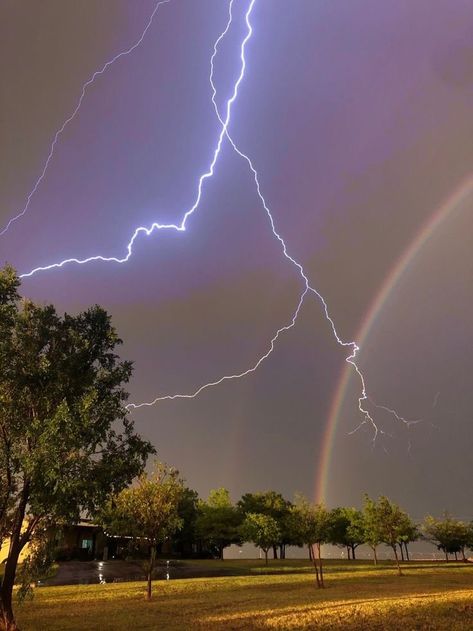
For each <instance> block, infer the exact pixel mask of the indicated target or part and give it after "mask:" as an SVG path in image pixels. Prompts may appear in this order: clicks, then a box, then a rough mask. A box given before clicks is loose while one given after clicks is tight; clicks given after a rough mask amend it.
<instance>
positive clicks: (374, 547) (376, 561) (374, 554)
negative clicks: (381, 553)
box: [371, 546, 378, 565]
mask: <svg viewBox="0 0 473 631" xmlns="http://www.w3.org/2000/svg"><path fill="white" fill-rule="evenodd" d="M371 549H372V550H373V560H374V564H375V565H378V555H377V553H376V546H372V547H371Z"/></svg>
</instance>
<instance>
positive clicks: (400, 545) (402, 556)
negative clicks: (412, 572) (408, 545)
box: [399, 541, 404, 561]
mask: <svg viewBox="0 0 473 631" xmlns="http://www.w3.org/2000/svg"><path fill="white" fill-rule="evenodd" d="M399 549H400V550H401V561H404V547H403V545H402V541H400V542H399Z"/></svg>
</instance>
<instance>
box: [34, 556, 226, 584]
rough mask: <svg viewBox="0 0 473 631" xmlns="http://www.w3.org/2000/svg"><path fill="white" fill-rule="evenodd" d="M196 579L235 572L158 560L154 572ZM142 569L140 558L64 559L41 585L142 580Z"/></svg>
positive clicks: (154, 574) (163, 575)
mask: <svg viewBox="0 0 473 631" xmlns="http://www.w3.org/2000/svg"><path fill="white" fill-rule="evenodd" d="M167 574H169V578H170V579H175V578H197V577H208V576H228V575H232V574H234V572H232V571H231V570H229V569H228V568H221V569H219V568H208V567H199V566H195V565H186V563H185V562H182V561H179V562H176V561H170V562H169V565H167V563H166V562H163V561H159V562H158V564H157V566H156V569H155V571H154V573H153V576H154V578H155V579H163V580H165V579H166V578H167ZM144 578H145V571H144V569H143V565H142V563H140V562H139V561H119V560H113V561H64V562H61V563H59V568H58V570H57V572H56V574H55V576H53V577H52V578H49V579H47V580H46V581H43V582H41V585H84V584H85V585H86V584H91V583H118V582H122V581H141V580H144Z"/></svg>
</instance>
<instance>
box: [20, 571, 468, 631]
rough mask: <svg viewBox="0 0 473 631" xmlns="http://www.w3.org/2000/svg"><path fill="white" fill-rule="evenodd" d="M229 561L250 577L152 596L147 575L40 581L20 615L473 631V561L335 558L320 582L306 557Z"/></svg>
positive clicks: (116, 625)
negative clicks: (320, 585)
mask: <svg viewBox="0 0 473 631" xmlns="http://www.w3.org/2000/svg"><path fill="white" fill-rule="evenodd" d="M199 563H200V562H199ZM208 563H209V565H210V566H211V565H212V564H213V563H219V562H218V561H214V562H208ZM227 563H229V564H231V566H233V567H234V568H235V569H236V571H241V572H243V571H245V572H247V573H249V574H250V575H248V576H229V577H223V578H199V579H184V580H175V581H172V580H171V581H169V582H164V581H161V582H156V583H154V598H153V600H152V601H151V602H150V603H148V602H145V600H144V584H143V583H117V584H107V585H83V586H82V585H80V586H67V587H44V588H40V589H38V590H37V591H36V594H35V598H34V600H33V601H32V602H27V603H25V604H23V605H22V606H21V607H18V606H17V609H16V612H17V618H18V622H19V624H20V627H21V629H22V631H33V630H34V631H43V630H44V631H59V630H60V631H77V630H79V629H95V630H97V631H112V630H113V631H125V629H126V630H127V631H128V630H129V629H140V630H151V629H153V630H154V629H164V630H165V631H167V630H170V631H172V630H179V631H181V630H186V629H202V630H203V629H212V630H217V631H231V630H236V629H240V630H243V629H244V630H245V631H246V630H257V629H258V630H260V629H278V630H283V629H284V630H296V629H331V630H338V631H341V630H342V629H343V630H345V629H346V630H348V631H353V630H355V629H356V630H363V631H365V630H366V631H374V630H379V631H381V630H385V629H389V630H393V631H396V630H401V629H402V631H410V630H411V629H412V630H413V629H416V630H421V631H423V630H425V631H427V630H429V631H430V630H432V629H448V630H449V631H452V630H455V629H458V630H464V631H466V630H471V629H473V567H472V566H469V565H466V564H460V563H458V564H457V563H449V564H446V563H411V564H408V565H407V566H406V567H405V568H404V572H405V575H404V576H403V577H398V576H397V575H396V573H395V569H394V568H393V566H392V565H391V564H383V565H382V566H378V568H374V567H373V566H371V565H368V564H366V563H363V562H351V563H350V562H347V561H345V562H340V561H338V562H330V563H328V564H327V573H326V589H324V590H317V589H316V588H315V585H314V579H313V576H312V574H311V573H309V572H308V571H307V570H308V565H307V563H306V562H293V561H289V560H288V561H279V562H272V563H271V565H272V566H273V570H274V569H276V568H278V566H279V569H282V568H286V569H283V570H282V573H280V574H269V575H258V571H259V568H261V564H260V563H258V562H248V561H229V562H227ZM288 568H292V570H291V569H288ZM263 569H264V568H263ZM293 572H294V573H293Z"/></svg>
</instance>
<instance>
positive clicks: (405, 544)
mask: <svg viewBox="0 0 473 631" xmlns="http://www.w3.org/2000/svg"><path fill="white" fill-rule="evenodd" d="M404 548H405V549H406V559H407V560H408V561H410V558H409V548H408V547H407V541H404Z"/></svg>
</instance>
